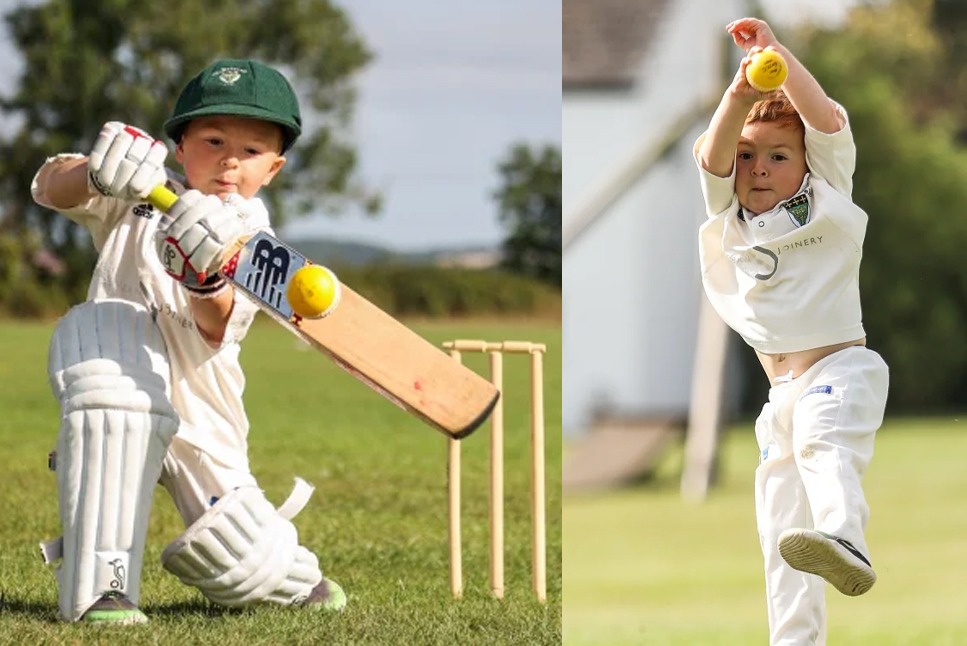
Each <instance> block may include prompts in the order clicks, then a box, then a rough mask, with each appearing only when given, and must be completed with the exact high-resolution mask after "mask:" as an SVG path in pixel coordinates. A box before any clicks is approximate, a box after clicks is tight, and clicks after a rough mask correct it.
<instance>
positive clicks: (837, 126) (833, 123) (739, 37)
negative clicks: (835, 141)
mask: <svg viewBox="0 0 967 646" xmlns="http://www.w3.org/2000/svg"><path fill="white" fill-rule="evenodd" d="M726 29H727V30H728V32H729V34H731V35H732V39H733V40H734V41H735V44H736V45H738V46H739V47H741V48H742V49H744V50H745V51H746V52H747V53H748V52H749V51H750V50H752V49H753V48H761V49H765V48H766V47H771V48H772V49H774V50H776V51H777V52H779V53H780V54H781V55H782V57H783V58H785V59H786V65H787V67H788V68H789V73H788V76H787V77H786V81H785V83H783V84H782V89H783V91H784V92H785V93H786V96H787V97H789V101H790V102H791V103H792V105H793V107H795V108H796V111H797V112H798V113H799V116H800V117H802V120H803V121H805V122H806V123H807V124H808V125H809V126H811V127H812V128H813V129H814V130H818V131H819V132H824V133H827V134H832V133H835V132H839V131H840V130H842V128H843V126H845V125H846V122H845V121H844V120H843V118H842V116H841V115H840V113H839V111H838V110H836V107H835V106H834V105H833V102H832V101H831V100H830V99H829V97H828V96H826V92H825V91H824V90H823V88H822V86H820V85H819V81H817V80H816V78H815V77H814V76H813V75H812V74H810V73H809V70H807V69H806V67H805V66H804V65H803V64H802V63H801V62H800V61H799V59H798V58H796V57H795V55H793V53H792V52H790V51H789V50H788V49H786V48H785V47H784V46H783V45H782V44H781V43H780V42H779V41H778V40H777V39H776V37H775V35H774V34H773V33H772V29H771V28H770V27H769V25H768V24H766V22H765V21H763V20H759V19H758V18H742V19H740V20H736V21H735V22H732V23H730V24H729V25H728V26H727V27H726Z"/></svg>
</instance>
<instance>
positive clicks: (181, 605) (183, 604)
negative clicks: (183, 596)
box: [141, 601, 251, 619]
mask: <svg viewBox="0 0 967 646" xmlns="http://www.w3.org/2000/svg"><path fill="white" fill-rule="evenodd" d="M141 610H143V611H144V613H145V614H146V615H148V617H159V618H160V617H172V618H174V617H178V618H187V617H202V618H207V619H219V618H223V617H240V616H242V615H244V614H246V613H248V612H251V609H248V608H227V607H224V606H216V605H215V604H211V603H205V602H204V601H179V602H176V603H149V604H143V605H142V606H141Z"/></svg>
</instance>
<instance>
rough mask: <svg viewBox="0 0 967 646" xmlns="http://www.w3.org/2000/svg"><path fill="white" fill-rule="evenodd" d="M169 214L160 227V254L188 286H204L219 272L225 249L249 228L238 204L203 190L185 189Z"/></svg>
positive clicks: (172, 270)
mask: <svg viewBox="0 0 967 646" xmlns="http://www.w3.org/2000/svg"><path fill="white" fill-rule="evenodd" d="M168 216H169V217H166V218H164V219H163V220H162V222H161V224H160V225H159V227H158V232H159V235H158V240H157V250H158V258H160V259H161V264H162V265H164V268H165V271H166V272H168V274H169V275H170V276H171V277H172V278H174V279H175V280H177V281H179V282H181V283H183V284H184V285H185V286H186V287H188V288H198V287H201V286H202V284H203V283H204V282H205V280H206V279H207V278H208V277H209V276H210V275H212V274H214V273H215V272H217V271H218V270H219V269H220V265H219V262H220V260H221V258H222V255H223V254H224V253H225V249H226V248H227V247H228V246H229V245H231V244H232V243H234V242H235V241H236V240H237V239H238V238H239V236H241V235H242V234H243V233H244V232H245V230H246V225H245V219H244V218H243V217H242V215H241V214H240V213H239V210H238V209H237V208H236V207H234V206H232V205H231V204H226V203H224V202H222V201H221V200H220V199H219V198H218V197H217V196H215V195H204V194H203V193H201V192H200V191H194V190H192V191H187V192H185V193H183V194H182V195H181V196H180V197H179V198H178V200H177V201H176V202H175V203H174V205H173V206H172V207H171V209H170V210H169V211H168Z"/></svg>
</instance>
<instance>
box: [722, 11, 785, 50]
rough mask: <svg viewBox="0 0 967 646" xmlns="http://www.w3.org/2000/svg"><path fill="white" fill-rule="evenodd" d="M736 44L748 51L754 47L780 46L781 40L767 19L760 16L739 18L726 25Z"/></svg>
mask: <svg viewBox="0 0 967 646" xmlns="http://www.w3.org/2000/svg"><path fill="white" fill-rule="evenodd" d="M725 29H726V31H728V32H729V34H730V35H731V36H732V40H734V41H735V44H736V45H738V46H739V47H741V48H742V49H743V50H745V51H746V52H748V51H749V50H750V49H752V48H753V47H759V48H761V49H765V48H766V47H769V46H772V47H778V46H779V41H778V40H777V39H776V36H775V34H773V33H772V28H771V27H769V25H768V24H767V23H766V21H765V20H759V19H758V18H739V19H738V20H735V21H733V22H730V23H729V24H728V25H726V27H725Z"/></svg>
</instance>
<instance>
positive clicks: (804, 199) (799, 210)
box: [781, 191, 809, 227]
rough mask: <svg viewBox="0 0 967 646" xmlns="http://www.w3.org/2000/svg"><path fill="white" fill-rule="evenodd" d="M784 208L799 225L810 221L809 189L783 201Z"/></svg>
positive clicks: (794, 222)
mask: <svg viewBox="0 0 967 646" xmlns="http://www.w3.org/2000/svg"><path fill="white" fill-rule="evenodd" d="M781 206H782V208H783V209H784V210H785V211H786V213H787V214H788V215H789V219H790V220H792V223H793V224H795V225H796V226H797V227H801V226H802V225H804V224H806V223H807V222H809V195H808V192H807V191H803V192H802V193H798V194H796V195H794V196H792V197H791V198H789V199H788V200H786V201H785V202H783V203H782V205H781Z"/></svg>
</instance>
